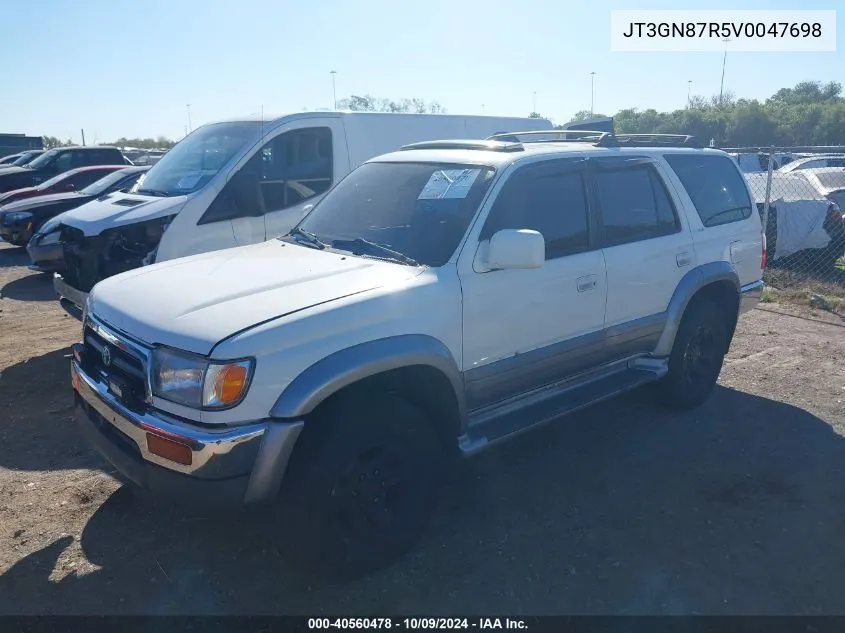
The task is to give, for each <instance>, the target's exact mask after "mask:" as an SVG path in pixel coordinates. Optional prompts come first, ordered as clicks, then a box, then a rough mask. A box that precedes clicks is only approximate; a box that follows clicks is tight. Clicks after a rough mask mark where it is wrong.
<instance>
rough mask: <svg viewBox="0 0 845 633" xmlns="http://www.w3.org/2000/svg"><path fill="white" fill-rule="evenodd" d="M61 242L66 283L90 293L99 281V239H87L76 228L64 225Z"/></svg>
mask: <svg viewBox="0 0 845 633" xmlns="http://www.w3.org/2000/svg"><path fill="white" fill-rule="evenodd" d="M60 240H61V242H62V253H63V255H64V260H65V270H66V272H65V274H64V279H65V282H66V283H68V284H69V285H70V286H71V287H73V288H76V289H77V290H80V291H82V292H90V291H91V288H92V287H93V286H94V284H96V283H97V281H99V279H98V278H97V270H98V266H99V250H98V249H99V243H100V240H99V238H97V237H86V236H85V233H83V232H82V231H81V230H79V229H77V228H76V227H73V226H65V225H62V229H61V237H60Z"/></svg>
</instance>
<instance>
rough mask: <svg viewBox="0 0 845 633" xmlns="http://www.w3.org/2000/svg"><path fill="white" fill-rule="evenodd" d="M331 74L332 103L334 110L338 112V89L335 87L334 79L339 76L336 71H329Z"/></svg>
mask: <svg viewBox="0 0 845 633" xmlns="http://www.w3.org/2000/svg"><path fill="white" fill-rule="evenodd" d="M329 74H330V75H331V76H332V101H333V102H334V109H335V110H337V89H336V87H335V82H334V78H335V75H337V71H336V70H332V71H329Z"/></svg>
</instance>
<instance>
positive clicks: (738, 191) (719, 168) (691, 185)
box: [665, 154, 751, 226]
mask: <svg viewBox="0 0 845 633" xmlns="http://www.w3.org/2000/svg"><path fill="white" fill-rule="evenodd" d="M665 158H666V161H667V162H668V163H669V165H671V167H672V169H673V170H674V171H675V173H676V174H677V175H678V178H679V179H680V180H681V184H683V185H684V189H686V191H687V194H689V197H690V199H691V200H692V203H693V205H694V206H695V210H696V211H697V212H698V217H700V218H701V222H702V223H703V224H704V226H717V225H719V224H727V223H728V222H738V221H740V220H745V219H746V218H748V217H750V216H751V200H750V199H749V197H748V188H747V187H746V185H745V180H743V178H742V176H741V175H740V173H739V172H738V171H737V170H736V167H735V166H734V165H733V163H732V162H731V160H730V159H729V158H725V157H723V156H714V155H702V154H668V155H666V156H665Z"/></svg>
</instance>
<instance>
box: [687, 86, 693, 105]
mask: <svg viewBox="0 0 845 633" xmlns="http://www.w3.org/2000/svg"><path fill="white" fill-rule="evenodd" d="M691 89H692V79H687V110H689V98H690V90H691Z"/></svg>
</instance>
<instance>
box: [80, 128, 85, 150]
mask: <svg viewBox="0 0 845 633" xmlns="http://www.w3.org/2000/svg"><path fill="white" fill-rule="evenodd" d="M79 131H80V132H81V133H82V146H83V147H85V130H83V129H82V128H79Z"/></svg>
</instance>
